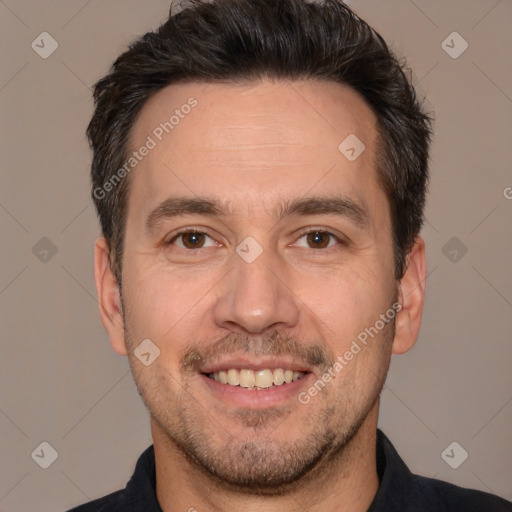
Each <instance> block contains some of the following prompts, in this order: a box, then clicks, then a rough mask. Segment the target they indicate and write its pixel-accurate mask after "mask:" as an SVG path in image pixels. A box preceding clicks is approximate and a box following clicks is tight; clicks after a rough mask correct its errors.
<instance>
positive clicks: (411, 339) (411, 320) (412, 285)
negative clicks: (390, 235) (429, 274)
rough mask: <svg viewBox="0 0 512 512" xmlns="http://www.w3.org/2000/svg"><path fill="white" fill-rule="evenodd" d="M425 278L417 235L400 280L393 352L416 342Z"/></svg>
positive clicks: (400, 351) (405, 348) (422, 243)
mask: <svg viewBox="0 0 512 512" xmlns="http://www.w3.org/2000/svg"><path fill="white" fill-rule="evenodd" d="M425 280H426V262H425V241H424V240H423V239H422V238H420V237H417V238H416V240H415V241H414V245H413V247H412V249H411V251H410V253H409V255H408V257H407V268H406V271H405V274H404V276H403V277H402V279H401V280H400V285H399V302H400V304H401V305H402V309H401V310H400V312H399V313H398V314H397V316H396V323H395V338H394V341H393V354H403V353H404V352H407V351H408V350H410V349H411V348H412V347H413V345H414V344H415V343H416V340H417V338H418V333H419V330H420V325H421V317H422V313H423V304H424V302H425Z"/></svg>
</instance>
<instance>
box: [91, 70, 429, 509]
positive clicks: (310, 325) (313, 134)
mask: <svg viewBox="0 0 512 512" xmlns="http://www.w3.org/2000/svg"><path fill="white" fill-rule="evenodd" d="M190 97H194V98H196V99H197V101H198V105H197V106H196V107H195V108H194V109H193V110H192V112H191V113H190V114H188V115H187V116H185V118H184V119H182V120H180V123H179V125H178V126H176V127H175V129H174V130H173V131H172V132H171V133H169V134H167V135H166V136H165V137H164V139H163V140H162V141H161V142H159V143H158V145H157V146H156V147H155V148H154V149H152V150H151V151H150V152H149V154H148V155H147V156H146V157H145V158H144V159H143V160H142V161H141V162H140V164H139V165H138V166H137V169H136V170H134V171H133V173H132V174H131V176H130V178H129V179H130V180H131V188H130V194H129V199H128V212H127V219H126V235H125V245H124V252H123V269H122V298H121V294H120V290H119V287H118V285H117V283H116V280H115V277H114V275H113V273H112V271H111V269H110V266H109V264H108V245H107V243H106V241H105V240H104V239H103V238H100V239H98V240H97V242H96V246H95V278H96V286H97V290H98V295H99V299H100V300H99V302H100V314H101V318H102V322H103V324H104V326H105V328H106V330H107V332H108V334H109V336H110V340H111V344H112V347H113V348H114V350H115V351H116V352H118V353H119V354H123V355H128V357H129V360H130V364H131V367H132V372H133V375H134V379H135V381H136V383H137V386H138V389H139V392H140V394H141V396H142V398H143V399H144V401H145V403H146V405H147V406H148V408H149V411H150V413H151V431H152V436H153V441H154V446H155V457H156V471H157V497H158V500H159V502H160V505H161V507H162V509H163V510H164V511H165V512H170V511H174V510H189V508H191V507H193V508H194V509H196V510H197V511H201V510H245V511H256V510H258V511H262V510H265V511H274V510H279V511H288V510H290V511H291V510H297V507H298V506H299V505H300V507H301V508H302V509H303V510H308V511H320V510H322V511H324V512H326V511H334V510H337V511H339V510H347V511H348V510H350V511H355V512H357V511H366V510H367V508H368V506H369V505H370V503H371V501H372V500H373V498H374V496H375V493H376V492H377V489H378V476H377V471H376V460H375V443H376V428H377V418H378V409H379V393H380V391H381V389H382V386H383V383H384V380H385V376H386V374H387V371H388V368H389V361H390V357H391V355H392V354H400V353H403V352H406V351H407V350H409V349H410V348H411V347H412V346H413V344H414V342H415V341H416V338H417V335H418V330H419V327H420V322H421V314H422V308H423V301H424V282H425V250H424V242H423V240H422V239H421V238H417V240H416V243H415V245H414V247H413V249H412V250H411V252H410V254H409V256H408V264H407V270H406V272H405V274H404V276H403V278H402V279H401V280H400V281H396V280H395V278H394V266H393V249H392V229H391V220H390V214H389V203H388V200H387V198H386V195H385V194H384V192H383V190H382V188H381V187H380V184H379V181H378V176H377V171H376V168H375V163H374V162H375V145H376V135H377V132H376V118H375V116H374V114H373V112H372V111H371V109H370V108H369V107H368V106H367V105H366V103H365V101H364V100H363V99H362V98H361V97H360V96H359V95H358V94H357V93H356V92H355V91H353V90H352V89H350V88H348V87H345V86H342V85H340V84H334V83H328V82H312V81H302V82H272V81H267V80H265V81H261V82H257V83H254V84H244V85H240V84H238V85H236V84H219V83H217V84H208V85H207V84H197V83H196V84H180V85H173V86H169V87H167V88H166V89H164V90H162V91H160V92H159V93H157V94H156V95H155V96H153V97H152V98H151V99H150V100H149V101H148V102H147V104H146V105H145V107H144V108H143V110H142V112H141V115H140V116H139V117H138V119H137V121H136V123H135V125H134V127H133V130H132V133H131V139H130V140H131V144H132V147H133V148H138V147H140V146H141V145H142V144H144V142H145V141H146V138H147V136H148V135H150V134H151V132H152V131H153V130H154V129H155V127H156V126H158V125H159V123H160V122H163V121H164V120H166V119H168V118H169V115H170V113H172V112H173V111H174V110H175V109H176V108H180V106H181V105H183V104H184V103H186V102H187V99H188V98H190ZM349 134H356V135H357V137H358V138H359V139H360V140H361V141H363V142H364V144H365V147H366V149H365V151H364V152H363V153H362V154H361V155H360V156H359V157H358V158H357V159H356V160H355V161H352V162H351V161H349V160H348V159H347V158H345V156H344V155H342V154H341V153H340V151H339V150H338V145H339V144H340V142H341V141H343V140H344V139H345V138H346V137H347V136H348V135H349ZM174 196H187V197H191V198H196V199H197V198H198V197H209V198H212V197H213V198H216V199H219V200H221V201H226V202H229V205H230V208H231V211H229V212H226V213H227V214H226V215H213V216H212V215H205V214H199V213H194V214H186V215H182V216H179V217H170V218H167V217H165V218H162V219H160V220H159V222H157V223H156V225H155V226H154V229H152V230H148V229H147V227H146V221H147V219H148V217H149V216H150V213H151V212H152V211H154V210H155V208H157V206H158V205H159V204H161V203H162V202H163V201H165V200H166V199H168V198H169V197H174ZM310 196H322V197H340V196H342V197H344V198H348V199H350V200H351V201H352V202H353V203H355V204H357V205H358V206H359V207H360V208H361V209H362V210H363V211H364V212H365V216H366V223H365V224H364V225H362V224H358V223H357V222H356V221H355V220H354V218H353V217H352V216H348V215H341V216H340V215H335V214H332V213H330V214H317V215H313V214H307V215H299V214H294V215H290V216H287V217H284V218H281V219H280V218H279V215H278V213H279V209H280V208H281V207H282V206H283V205H284V204H285V203H286V202H287V201H292V200H295V199H300V198H304V197H310ZM192 228H195V229H196V230H200V231H203V232H206V233H207V235H208V236H205V237H204V238H200V239H199V246H201V245H203V247H202V248H200V249H197V248H195V247H196V246H195V245H192V244H191V243H190V235H189V236H188V238H186V237H181V238H178V239H175V238H174V237H175V236H176V235H177V233H178V232H180V231H182V230H187V229H188V230H189V231H190V230H192ZM309 228H317V231H322V232H329V233H332V234H333V235H334V237H329V236H326V235H324V237H321V236H320V238H313V239H312V238H311V237H308V236H307V235H305V234H304V231H306V230H307V229H309ZM248 236H251V237H253V238H254V239H255V240H256V241H257V242H258V244H259V245H260V246H261V248H262V251H263V252H262V253H261V255H260V256H259V257H258V258H257V259H255V260H254V261H253V262H252V263H247V262H246V261H244V259H242V258H241V257H240V256H239V254H238V253H237V252H236V248H237V246H239V244H241V242H242V241H244V240H245V239H246V237H248ZM335 237H337V238H335ZM185 238H186V239H185ZM192 239H193V240H194V241H195V242H197V240H198V239H194V238H193V237H192ZM338 239H339V240H341V241H342V242H343V243H341V242H339V241H338ZM326 241H327V242H326ZM166 242H170V243H166ZM185 242H188V245H184V244H185ZM188 247H192V248H188ZM396 300H398V302H400V304H401V305H402V310H401V311H400V312H399V313H398V314H397V316H396V318H395V320H394V322H390V323H389V324H387V325H386V327H385V328H384V329H382V330H380V331H379V333H378V335H377V336H375V337H374V338H373V339H370V341H369V342H368V344H367V345H366V346H365V347H364V348H363V349H362V350H361V351H360V352H359V353H358V354H357V355H355V356H354V357H353V359H352V360H350V361H349V362H348V363H347V364H346V366H344V367H343V369H342V370H341V371H339V372H337V373H335V375H336V378H334V379H332V380H331V381H330V382H329V383H328V384H327V385H326V386H325V387H324V388H323V389H322V391H321V392H319V393H318V394H317V395H316V396H314V397H312V398H311V400H310V401H309V402H308V403H307V404H301V403H300V402H299V401H298V399H297V396H296V395H297V394H298V392H299V391H307V390H308V388H309V387H310V386H311V385H312V384H313V383H314V382H315V381H316V380H317V379H318V378H320V377H321V376H322V375H324V374H325V372H326V370H327V369H328V368H329V367H330V366H331V365H332V363H333V362H334V361H335V359H336V358H337V357H338V356H340V355H343V354H344V353H345V352H346V351H347V350H349V349H350V346H351V343H352V341H353V340H355V339H356V338H357V336H358V334H359V333H361V332H362V331H364V329H365V328H368V327H370V326H374V325H375V322H376V320H378V319H379V317H380V315H381V314H383V313H385V312H386V310H388V309H389V308H390V307H391V305H392V304H393V303H394V302H395V301H396ZM123 313H124V314H123ZM147 338H149V339H151V340H152V342H153V343H154V344H155V345H156V346H157V347H158V348H159V350H160V356H159V357H158V358H157V359H155V361H154V362H153V363H152V364H150V365H149V366H145V365H143V364H141V362H140V361H139V360H138V359H137V358H136V357H135V356H134V350H135V349H136V347H137V346H138V345H139V344H140V343H141V341H142V340H144V339H147ZM228 355H232V356H234V355H240V356H244V357H245V358H247V360H250V361H254V362H256V363H258V361H259V360H260V359H259V358H261V357H264V356H274V357H277V356H278V355H281V356H284V357H286V358H287V360H290V361H294V362H295V363H296V364H303V365H305V366H307V368H308V369H309V370H310V373H309V374H307V375H306V376H305V377H304V379H301V380H299V381H298V382H296V383H295V385H296V389H297V393H294V395H293V396H291V397H288V398H286V399H285V400H282V401H281V402H279V403H278V404H275V405H261V404H260V405H258V406H256V407H249V406H247V407H245V406H240V405H239V404H235V403H232V402H230V401H229V399H228V400H226V399H224V398H222V397H220V396H219V395H218V394H216V393H215V392H213V391H212V390H211V389H210V387H209V386H207V385H205V377H204V376H201V374H200V373H199V371H198V368H199V367H200V365H201V364H203V363H204V364H207V363H211V362H213V361H215V360H217V359H218V358H219V357H226V356H228ZM312 355H314V356H315V357H312ZM265 367H268V366H266V365H265V366H263V368H265ZM246 392H248V393H258V391H246Z"/></svg>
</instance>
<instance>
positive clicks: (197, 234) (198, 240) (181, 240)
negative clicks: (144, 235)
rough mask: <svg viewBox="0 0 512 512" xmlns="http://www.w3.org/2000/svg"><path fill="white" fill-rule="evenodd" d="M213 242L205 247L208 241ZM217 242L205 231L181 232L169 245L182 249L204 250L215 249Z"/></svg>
mask: <svg viewBox="0 0 512 512" xmlns="http://www.w3.org/2000/svg"><path fill="white" fill-rule="evenodd" d="M208 239H209V240H211V242H212V243H210V244H209V245H205V243H207V241H208ZM215 243H216V242H215V241H214V240H213V238H212V237H211V236H209V235H207V234H206V233H204V232H203V231H195V230H190V231H181V232H180V233H178V234H177V235H175V236H174V237H173V238H172V239H171V240H169V242H167V245H176V246H177V247H180V248H181V249H204V248H205V247H213V246H215Z"/></svg>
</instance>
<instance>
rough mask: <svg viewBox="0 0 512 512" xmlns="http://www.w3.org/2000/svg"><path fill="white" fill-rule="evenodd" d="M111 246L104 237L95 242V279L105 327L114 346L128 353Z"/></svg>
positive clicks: (117, 349)
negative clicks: (111, 265) (111, 258)
mask: <svg viewBox="0 0 512 512" xmlns="http://www.w3.org/2000/svg"><path fill="white" fill-rule="evenodd" d="M109 253H110V251H109V248H108V244H107V241H106V240H105V238H104V237H101V238H98V239H97V240H96V243H95V244H94V280H95V282H96V291H97V293H98V300H99V305H100V317H101V322H102V324H103V327H105V330H106V331H107V334H108V336H109V338H110V344H111V345H112V348H113V349H114V350H115V351H116V352H117V353H118V354H120V355H123V356H125V355H127V352H126V346H125V340H124V324H123V311H122V306H121V294H120V292H119V286H118V284H117V279H116V278H115V276H114V273H113V272H112V269H111V268H110V261H109Z"/></svg>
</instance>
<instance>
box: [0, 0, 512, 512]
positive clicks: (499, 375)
mask: <svg viewBox="0 0 512 512" xmlns="http://www.w3.org/2000/svg"><path fill="white" fill-rule="evenodd" d="M168 3H169V2H168V1H163V0H151V1H144V2H142V1H135V0H123V1H121V0H106V1H101V2H100V1H99V0H89V1H85V0H72V1H71V0H67V1H64V0H44V1H38V2H36V1H35V0H8V1H7V0H6V1H3V2H0V41H1V46H0V48H1V50H0V51H1V56H2V65H1V75H0V108H1V122H0V130H1V131H0V154H1V177H0V187H1V188H0V226H1V232H2V243H1V255H0V257H1V267H0V307H1V325H2V327H1V330H2V332H1V343H2V345H1V356H0V389H1V390H2V393H1V396H0V435H1V439H0V510H1V511H3V512H19V511H31V512H32V511H34V512H36V511H37V512H46V511H57V510H64V509H66V508H68V507H71V506H73V505H77V504H78V503H81V502H83V501H86V500H88V499H90V498H93V497H98V496H100V495H104V494H106V493H108V492H111V491H113V490H116V489H118V488H121V487H123V486H124V485H125V483H126V481H127V479H128V478H129V476H130V475H131V473H132V471H133V466H134V463H135V461H136V459H137V457H138V455H139V454H140V452H141V451H142V450H143V449H144V448H145V447H146V446H148V445H149V444H150V443H151V438H150V435H149V428H148V427H149V422H148V417H147V413H146V411H145V409H144V407H143V405H142V402H141V400H140V398H139V396H138V395H137V393H136V390H135V386H134V384H133V382H132V378H131V376H130V374H129V369H128V364H127V361H126V359H125V358H122V357H120V356H117V355H115V354H114V352H113V351H112V350H111V348H110V346H109V341H108V338H107V336H106V334H105V333H104V331H103V328H102V326H101V323H100V320H99V316H98V305H97V302H96V292H95V288H94V282H93V259H92V256H93V251H92V249H93V243H94V240H95V237H96V236H97V235H98V234H99V230H98V224H97V221H96V218H95V213H94V210H93V206H92V203H91V201H90V200H89V174H88V173H89V164H90V153H89V150H88V146H87V143H86V140H85V137H84V130H85V127H86V125H87V122H88V120H89V117H90V115H91V113H92V100H91V94H90V87H91V85H92V84H93V83H94V82H95V81H96V80H97V79H98V78H100V76H102V75H103V74H104V73H105V72H106V71H107V70H108V67H109V66H110V64H111V62H112V61H113V60H114V58H115V57H116V56H117V55H118V54H119V53H120V52H121V51H122V50H123V49H124V48H125V46H126V44H127V43H128V42H130V41H131V40H133V39H134V38H135V37H136V36H137V35H138V34H141V33H143V32H145V31H147V30H150V29H152V28H156V27H157V26H158V25H159V24H160V23H161V22H162V21H163V20H164V19H165V18H166V16H167V12H168ZM348 3H349V4H350V5H351V6H352V7H354V9H355V10H356V11H357V12H358V13H359V14H360V15H362V17H364V18H365V19H367V21H369V22H370V24H372V25H373V26H374V27H375V28H376V29H377V30H378V31H380V32H381V33H382V35H383V36H384V37H385V38H386V39H387V41H388V42H389V43H390V44H391V45H392V46H393V48H395V50H396V51H397V53H398V54H399V55H401V56H405V57H407V59H408V62H409V64H410V65H411V66H412V67H413V69H414V75H413V77H414V83H415V84H417V88H418V91H419V93H420V94H421V95H424V94H425V95H427V99H428V102H427V107H428V109H429V110H433V111H435V116H436V122H435V141H434V144H433V151H432V164H431V171H432V183H431V193H430V199H429V204H428V209H427V218H428V223H427V224H426V226H425V229H424V230H423V236H424V237H425V239H426V241H427V248H428V250H427V257H428V272H429V277H428V281H427V301H426V307H425V315H424V322H423V327H422V331H421V335H420V338H419V341H418V343H417V345H416V347H415V348H414V349H413V350H412V351H411V352H410V353H408V354H405V355H403V356H398V357H396V358H394V360H393V363H392V368H391V372H390V375H389V378H388V381H387V384H386V387H385V390H384V392H383V396H382V412H381V420H380V426H381V427H382V428H383V430H384V431H385V432H386V433H387V434H388V435H389V437H390V438H391V440H392V441H393V442H394V443H395V445H396V447H397V448H398V450H399V452H400V454H401V455H402V457H403V458H404V459H405V460H406V462H407V463H408V464H409V466H410V468H411V469H412V470H413V471H415V472H419V473H421V474H424V475H426V476H435V477H437V478H440V479H444V480H448V481H451V482H454V483H458V484H460V485H464V486H467V487H474V488H478V489H482V490H486V491H490V492H494V493H496V494H499V495H502V496H504V497H507V498H508V499H512V442H511V430H512V429H511V425H512V372H511V371H510V364H511V361H512V344H511V343H510V332H511V329H512V315H511V308H512V271H511V269H510V262H511V257H510V255H511V254H512V233H511V228H510V225H511V219H512V200H510V199H507V196H508V197H509V198H512V189H511V188H509V187H512V173H511V164H510V162H511V161H512V149H511V147H512V144H511V143H510V140H509V138H510V134H511V129H512V72H511V70H512V67H511V53H512V52H511V48H512V31H510V26H511V25H512V2H511V1H510V0H501V1H499V0H478V1H477V0H473V1H468V0H450V1H446V0H429V1H428V2H427V1H422V0H415V1H412V0H385V1H382V0H352V1H350V2H348ZM454 31H456V32H458V33H459V34H460V35H461V36H462V37H463V38H464V40H466V41H467V43H468V44H469V47H468V48H467V50H466V51H465V52H464V53H463V54H462V55H460V56H459V57H458V58H456V59H454V58H452V57H451V56H450V55H448V53H447V52H446V51H445V50H444V49H443V48H442V46H441V44H442V42H443V41H444V40H445V39H446V38H447V37H448V36H449V35H450V34H451V33H452V32H454ZM42 32H48V33H49V34H51V36H52V37H53V38H54V39H55V40H56V41H57V43H58V49H57V50H56V51H55V52H54V53H53V54H52V55H51V56H49V57H48V58H47V59H43V58H41V57H40V56H39V54H38V53H36V51H35V50H34V49H32V47H31V43H32V41H34V40H35V42H36V43H37V44H39V46H40V47H42V46H43V45H44V48H45V51H47V50H48V49H49V48H50V42H49V40H48V39H44V42H43V43H41V37H38V36H39V34H41V33H42ZM44 37H45V38H46V37H47V36H44ZM445 44H448V45H449V46H451V47H453V48H451V50H450V51H451V52H452V53H453V52H457V51H460V49H461V48H462V46H461V44H462V41H461V40H458V39H453V37H452V39H450V38H448V40H447V43H445ZM38 50H40V51H42V50H43V49H42V48H38ZM43 237H46V239H43V240H42V241H41V239H42V238H43ZM453 237H457V240H452V241H451V242H450V240H451V239H452V238H453ZM47 239H49V240H50V241H51V243H50V242H49V241H48V240H47ZM446 244H448V245H446ZM465 248H466V249H467V253H466V254H464V251H465V250H466V249H465ZM55 250H56V253H55ZM54 253H55V254H54ZM43 441H46V442H47V443H49V444H50V445H51V446H52V447H53V449H54V450H56V452H58V458H57V459H56V460H55V462H54V463H53V464H52V465H51V466H49V467H48V469H43V468H41V467H40V466H39V464H38V463H44V462H45V461H46V462H48V461H49V457H50V456H51V453H52V451H51V449H48V448H47V447H46V448H45V447H44V446H43V448H38V447H39V445H40V443H41V442H43ZM453 441H457V442H458V443H459V444H460V445H461V446H462V447H463V448H464V449H465V450H466V451H467V452H468V454H469V457H468V459H467V460H466V461H464V463H463V464H461V465H460V466H459V467H458V468H457V469H452V468H451V467H450V466H449V465H448V464H447V463H446V462H445V460H443V458H442V457H441V454H442V452H443V451H444V450H445V448H446V447H447V446H448V445H450V443H452V442H453ZM41 449H43V452H41ZM34 450H36V451H35V452H34V453H35V454H36V455H34V456H33V457H31V454H32V453H33V451H34ZM44 450H46V451H44ZM42 453H44V456H43V455H42ZM448 453H449V455H450V460H451V461H452V463H453V461H455V462H457V461H459V462H460V457H461V454H462V453H463V452H462V451H461V449H460V448H458V447H456V448H455V449H454V451H453V452H451V451H450V450H448ZM37 454H39V457H37ZM36 461H37V463H36Z"/></svg>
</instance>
